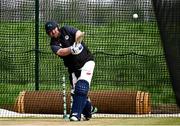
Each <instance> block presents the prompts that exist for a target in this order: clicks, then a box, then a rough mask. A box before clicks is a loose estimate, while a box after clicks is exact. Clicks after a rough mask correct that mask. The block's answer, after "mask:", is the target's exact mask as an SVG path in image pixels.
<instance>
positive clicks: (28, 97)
mask: <svg viewBox="0 0 180 126" xmlns="http://www.w3.org/2000/svg"><path fill="white" fill-rule="evenodd" d="M88 95H89V97H90V98H91V102H92V105H93V106H96V107H97V108H98V113H105V114H149V113H151V103H150V95H149V93H148V92H143V91H136V92H120V91H91V92H89V94H88ZM70 103H71V102H70V92H68V94H67V112H68V113H69V112H70ZM63 109H64V108H63V93H61V92H59V91H23V92H20V94H19V96H18V98H17V100H16V103H15V105H14V111H16V112H19V113H32V114H33V113H34V114H63Z"/></svg>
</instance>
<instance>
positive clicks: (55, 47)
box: [51, 45, 61, 54]
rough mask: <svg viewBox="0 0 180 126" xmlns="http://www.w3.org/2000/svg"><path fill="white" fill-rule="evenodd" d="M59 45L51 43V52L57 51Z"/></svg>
mask: <svg viewBox="0 0 180 126" xmlns="http://www.w3.org/2000/svg"><path fill="white" fill-rule="evenodd" d="M60 48H61V47H60V46H57V45H51V49H52V51H53V53H55V54H56V53H57V51H58V50H59V49H60Z"/></svg>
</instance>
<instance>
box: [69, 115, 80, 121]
mask: <svg viewBox="0 0 180 126" xmlns="http://www.w3.org/2000/svg"><path fill="white" fill-rule="evenodd" d="M69 120H70V121H75V122H77V121H80V120H79V119H78V118H77V117H76V116H71V117H70V118H69Z"/></svg>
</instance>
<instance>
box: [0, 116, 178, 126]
mask: <svg viewBox="0 0 180 126" xmlns="http://www.w3.org/2000/svg"><path fill="white" fill-rule="evenodd" d="M112 125H114V126H121V125H131V126H134V125H141V126H142V125H145V126H150V125H151V126H155V125H158V126H159V125H166V126H168V125H169V126H170V125H171V126H172V125H173V126H175V125H176V126H179V125H180V118H164V117H163V118H162V117H161V118H114V119H113V118H93V119H91V120H89V121H80V122H70V121H68V120H63V119H52V118H50V119H48V118H46V119H40V118H38V119H35V118H1V119H0V126H112Z"/></svg>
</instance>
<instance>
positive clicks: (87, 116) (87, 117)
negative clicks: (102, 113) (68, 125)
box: [84, 106, 98, 121]
mask: <svg viewBox="0 0 180 126" xmlns="http://www.w3.org/2000/svg"><path fill="white" fill-rule="evenodd" d="M97 111H98V109H97V108H96V107H94V106H92V108H91V113H90V115H84V121H88V120H90V119H91V118H92V115H93V114H95V113H97Z"/></svg>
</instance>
